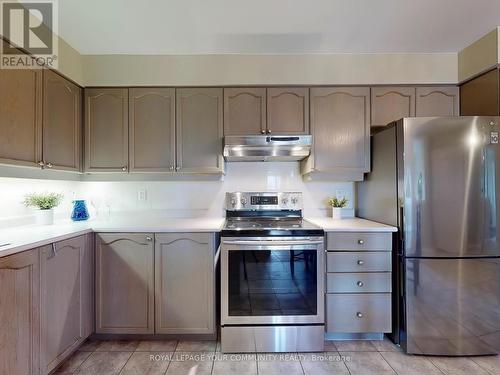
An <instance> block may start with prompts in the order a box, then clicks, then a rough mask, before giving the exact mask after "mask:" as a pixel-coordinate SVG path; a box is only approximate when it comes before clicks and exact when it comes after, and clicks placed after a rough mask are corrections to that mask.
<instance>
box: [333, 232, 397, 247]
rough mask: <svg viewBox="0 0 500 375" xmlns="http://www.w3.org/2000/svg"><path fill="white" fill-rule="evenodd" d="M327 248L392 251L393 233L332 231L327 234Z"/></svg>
mask: <svg viewBox="0 0 500 375" xmlns="http://www.w3.org/2000/svg"><path fill="white" fill-rule="evenodd" d="M326 249H327V250H334V251H346V250H354V251H391V249H392V233H390V232H387V233H366V232H362V233H361V232H353V233H346V232H338V233H337V232H331V233H327V234H326Z"/></svg>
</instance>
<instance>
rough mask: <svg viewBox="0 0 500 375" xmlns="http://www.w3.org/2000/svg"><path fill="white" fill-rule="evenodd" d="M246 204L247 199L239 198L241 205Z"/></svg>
mask: <svg viewBox="0 0 500 375" xmlns="http://www.w3.org/2000/svg"><path fill="white" fill-rule="evenodd" d="M246 204H247V199H246V198H241V205H242V206H245V205H246Z"/></svg>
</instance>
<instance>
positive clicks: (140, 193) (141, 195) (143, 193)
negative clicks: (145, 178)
mask: <svg viewBox="0 0 500 375" xmlns="http://www.w3.org/2000/svg"><path fill="white" fill-rule="evenodd" d="M147 199H148V192H147V190H146V189H139V190H137V200H138V201H139V202H145V201H147Z"/></svg>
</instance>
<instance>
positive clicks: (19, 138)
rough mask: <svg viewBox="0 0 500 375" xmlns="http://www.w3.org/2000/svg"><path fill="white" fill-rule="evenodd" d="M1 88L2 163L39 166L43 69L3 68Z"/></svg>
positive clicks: (0, 133) (0, 145)
mask: <svg viewBox="0 0 500 375" xmlns="http://www.w3.org/2000/svg"><path fill="white" fill-rule="evenodd" d="M2 43H4V44H5V42H4V41H2ZM0 88H1V89H0V163H1V164H13V165H24V166H30V167H38V163H39V162H40V161H41V158H42V71H41V70H40V69H0Z"/></svg>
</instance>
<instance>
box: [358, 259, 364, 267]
mask: <svg viewBox="0 0 500 375" xmlns="http://www.w3.org/2000/svg"><path fill="white" fill-rule="evenodd" d="M357 263H358V265H359V266H362V265H363V264H365V262H363V261H362V260H361V259H360V260H358V262H357Z"/></svg>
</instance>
